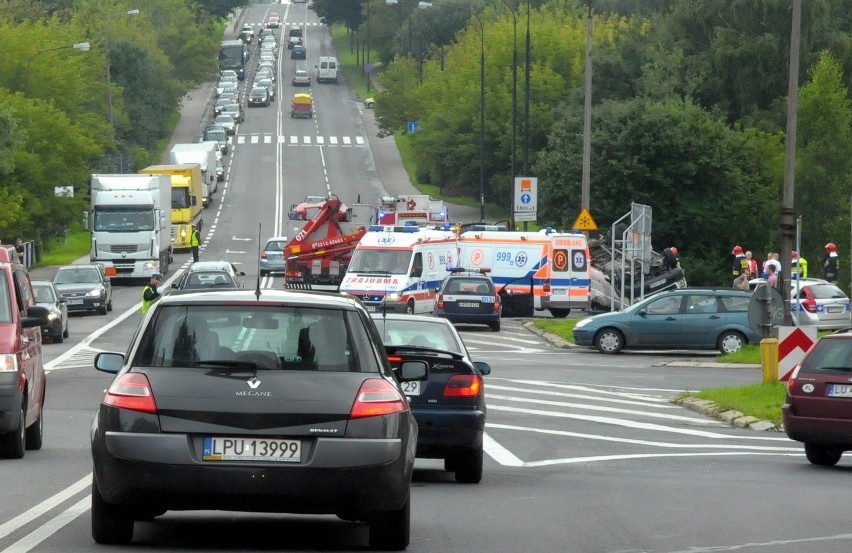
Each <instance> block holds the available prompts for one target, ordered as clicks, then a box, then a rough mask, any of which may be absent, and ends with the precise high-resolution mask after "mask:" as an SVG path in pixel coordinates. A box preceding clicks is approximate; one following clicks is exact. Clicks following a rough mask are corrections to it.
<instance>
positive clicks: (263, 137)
mask: <svg viewBox="0 0 852 553" xmlns="http://www.w3.org/2000/svg"><path fill="white" fill-rule="evenodd" d="M261 141H262V142H263V143H264V144H272V143H273V142H277V143H278V144H289V145H291V146H299V145H303V146H311V145H320V146H321V145H325V144H328V145H330V146H339V145H343V146H365V145H367V139H366V138H364V137H363V136H356V137H354V138H353V137H351V136H342V137H341V136H328V137H326V136H311V135H304V136H302V137H299V136H298V135H275V134H272V133H263V134H262V133H257V134H241V135H237V136H234V137H229V138H228V142H229V143H230V144H245V143H247V142H248V143H250V144H258V143H260V142H261Z"/></svg>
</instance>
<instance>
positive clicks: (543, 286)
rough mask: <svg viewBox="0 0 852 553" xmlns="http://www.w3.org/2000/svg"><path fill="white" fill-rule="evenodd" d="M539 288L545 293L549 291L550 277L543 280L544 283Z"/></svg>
mask: <svg viewBox="0 0 852 553" xmlns="http://www.w3.org/2000/svg"><path fill="white" fill-rule="evenodd" d="M541 290H542V291H543V292H544V293H545V294H547V293H549V292H550V279H547V280H545V281H544V284H543V285H542V286H541Z"/></svg>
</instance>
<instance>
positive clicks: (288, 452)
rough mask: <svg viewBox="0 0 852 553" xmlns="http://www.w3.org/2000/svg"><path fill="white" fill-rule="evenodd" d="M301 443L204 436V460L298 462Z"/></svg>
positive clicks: (271, 439) (202, 454)
mask: <svg viewBox="0 0 852 553" xmlns="http://www.w3.org/2000/svg"><path fill="white" fill-rule="evenodd" d="M301 452H302V443H301V442H300V441H299V440H279V439H274V438H219V437H210V436H208V437H206V438H204V449H203V450H202V453H201V458H202V459H203V460H204V461H273V462H278V463H298V462H300V460H301Z"/></svg>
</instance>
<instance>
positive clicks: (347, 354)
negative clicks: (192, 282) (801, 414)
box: [133, 305, 376, 372]
mask: <svg viewBox="0 0 852 553" xmlns="http://www.w3.org/2000/svg"><path fill="white" fill-rule="evenodd" d="M354 344H369V338H368V336H367V332H366V329H365V328H364V325H363V323H361V321H360V319H359V317H358V315H357V313H355V312H346V311H342V310H332V309H319V308H312V307H297V306H281V305H192V306H185V305H169V306H164V307H161V308H160V309H159V310H158V311H157V313H156V317H155V319H154V320H153V321H152V322H151V324H150V325H148V327H147V328H146V329H145V334H144V336H143V337H142V340H141V341H140V345H139V350H138V351H137V353H136V358H135V359H134V361H133V365H135V366H143V367H174V366H179V367H199V368H205V369H209V368H210V367H211V366H213V367H215V366H226V367H227V366H234V367H242V366H245V367H248V368H256V369H287V370H320V371H346V372H360V371H362V370H363V371H370V370H373V371H374V370H375V366H376V361H375V360H373V361H372V362H371V361H369V360H368V358H366V357H363V356H364V355H370V354H371V351H372V349H371V348H369V347H367V346H365V347H361V348H355V347H354Z"/></svg>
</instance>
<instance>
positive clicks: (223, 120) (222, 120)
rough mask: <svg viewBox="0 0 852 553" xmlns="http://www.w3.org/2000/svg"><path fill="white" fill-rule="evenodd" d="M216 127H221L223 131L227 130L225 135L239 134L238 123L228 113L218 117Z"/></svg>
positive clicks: (214, 121) (215, 121)
mask: <svg viewBox="0 0 852 553" xmlns="http://www.w3.org/2000/svg"><path fill="white" fill-rule="evenodd" d="M213 124H214V125H219V126H220V127H222V128H223V129H225V134H228V135H232V134H236V132H237V123H236V122H235V121H234V118H233V117H232V116H230V115H229V114H227V113H224V112H223V113H220V114H219V115H217V116H216V119H214V120H213Z"/></svg>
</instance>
